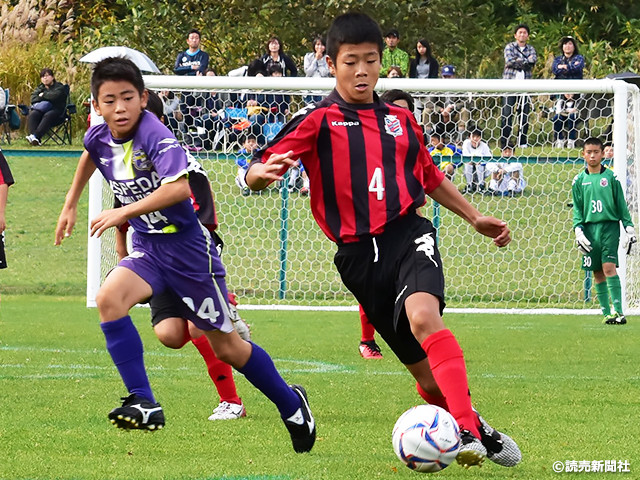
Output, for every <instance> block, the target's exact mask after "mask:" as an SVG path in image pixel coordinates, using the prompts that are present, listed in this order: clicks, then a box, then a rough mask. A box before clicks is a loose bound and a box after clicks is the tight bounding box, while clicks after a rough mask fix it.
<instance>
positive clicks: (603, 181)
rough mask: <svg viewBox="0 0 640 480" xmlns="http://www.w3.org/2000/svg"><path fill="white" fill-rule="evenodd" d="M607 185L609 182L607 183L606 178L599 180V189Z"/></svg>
mask: <svg viewBox="0 0 640 480" xmlns="http://www.w3.org/2000/svg"><path fill="white" fill-rule="evenodd" d="M607 185H609V182H608V181H607V179H606V178H601V179H600V186H601V187H606V186H607Z"/></svg>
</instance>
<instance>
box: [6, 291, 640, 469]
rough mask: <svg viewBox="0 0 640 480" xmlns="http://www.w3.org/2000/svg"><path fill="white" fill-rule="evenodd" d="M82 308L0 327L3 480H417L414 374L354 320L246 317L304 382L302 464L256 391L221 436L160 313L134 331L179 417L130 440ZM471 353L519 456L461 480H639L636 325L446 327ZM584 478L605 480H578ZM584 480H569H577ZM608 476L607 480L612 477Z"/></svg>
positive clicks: (21, 315)
mask: <svg viewBox="0 0 640 480" xmlns="http://www.w3.org/2000/svg"><path fill="white" fill-rule="evenodd" d="M83 305H84V300H83V298H80V297H69V298H63V297H53V296H49V297H47V296H29V295H20V296H13V295H12V296H5V297H4V298H3V301H2V320H1V322H0V335H1V342H0V405H2V408H1V409H0V459H2V460H1V461H0V478H2V479H114V478H117V479H227V480H229V479H241V478H242V479H245V478H246V479H270V480H274V479H278V480H280V479H307V480H319V479H327V480H341V479H344V480H352V479H363V480H366V479H371V478H379V479H404V478H406V479H410V478H418V476H417V475H420V474H416V473H414V472H411V471H409V470H408V469H406V468H405V467H404V466H402V465H401V464H400V462H399V461H398V460H397V459H396V458H395V455H394V453H393V450H392V448H391V440H390V438H391V428H392V427H393V424H394V422H395V420H396V419H397V417H398V416H399V415H400V414H401V413H402V412H403V411H404V410H405V409H406V408H408V407H410V406H412V405H414V404H417V403H418V402H419V401H420V399H419V397H418V395H417V393H416V392H415V390H414V387H413V382H412V381H411V378H410V376H409V374H408V373H407V372H405V371H404V369H403V367H402V366H401V365H400V364H399V363H398V362H397V361H396V360H395V358H393V356H392V355H391V354H390V352H389V350H388V348H385V346H384V345H383V353H384V354H385V358H384V359H383V360H380V361H367V360H363V359H361V358H360V357H359V355H358V353H357V348H356V347H357V340H358V335H359V322H358V320H357V315H356V314H355V313H324V312H323V313H313V312H304V313H301V312H286V313H284V312H264V311H245V312H243V316H244V317H245V318H246V319H247V320H248V321H249V322H250V323H251V325H252V330H253V337H254V340H255V341H256V342H258V343H259V344H261V345H262V346H263V347H265V348H266V349H267V350H268V351H269V352H270V353H271V355H272V356H273V358H274V360H275V363H276V366H277V367H278V368H279V369H280V371H281V372H282V374H283V376H284V377H285V378H286V380H287V381H290V382H297V383H301V384H303V385H304V386H305V387H306V388H307V390H308V392H309V399H310V403H311V406H312V409H313V411H314V413H315V416H316V420H317V425H318V441H317V443H316V446H315V448H314V449H313V451H312V452H311V453H310V454H304V455H298V454H295V453H293V450H292V449H291V447H290V441H289V438H288V435H287V433H286V430H285V428H284V426H283V425H282V424H281V422H280V421H279V419H278V416H277V411H276V409H275V407H274V406H273V405H272V404H270V403H269V402H268V401H267V400H266V399H265V398H264V397H262V396H261V395H260V394H259V393H258V392H257V391H256V390H255V389H253V387H251V386H250V385H249V384H248V382H246V381H245V380H244V378H241V377H237V384H238V390H239V393H240V395H241V396H242V398H243V401H244V402H245V405H246V406H247V411H248V416H247V418H245V419H241V420H237V421H229V422H209V421H207V416H208V415H209V414H210V410H211V409H212V408H213V407H214V406H215V405H216V404H217V398H216V396H215V392H214V389H213V387H212V384H211V382H210V381H209V379H208V377H207V375H206V372H205V369H204V364H203V362H202V360H201V359H200V357H199V355H198V354H197V352H196V350H195V348H193V347H192V346H190V345H188V346H186V347H185V348H184V349H182V350H179V351H174V350H169V349H167V348H165V347H163V346H161V345H160V344H159V342H158V341H157V340H156V339H155V338H154V336H153V333H152V331H151V328H150V327H149V323H148V311H146V310H144V309H136V310H135V311H134V313H133V317H134V321H135V323H136V324H137V326H138V328H139V330H140V331H141V334H142V337H143V340H144V342H145V346H146V363H147V368H148V371H149V375H150V378H151V382H152V385H153V387H154V390H155V393H156V395H157V396H158V399H159V401H160V402H161V403H162V405H163V407H164V409H165V411H166V416H167V426H166V428H165V429H163V430H162V431H159V432H154V433H150V432H140V431H129V432H127V431H119V430H117V429H115V428H114V427H113V426H112V425H111V424H110V423H109V422H108V420H107V417H106V414H107V413H108V411H109V410H110V409H111V408H113V407H114V406H116V405H117V404H118V403H119V397H120V396H121V395H124V394H125V393H126V392H125V390H124V387H123V386H122V384H121V381H120V379H119V376H118V374H117V372H116V370H115V368H114V366H113V365H112V363H111V360H110V358H109V355H108V354H107V352H106V350H105V348H104V338H103V336H102V333H101V332H100V329H99V326H98V321H97V314H96V312H95V311H94V310H87V309H86V308H85V307H84V306H83ZM446 319H447V322H448V324H449V326H450V328H452V330H453V331H454V333H455V334H456V335H457V337H458V338H459V341H460V343H461V345H462V347H463V349H464V351H465V354H466V358H467V366H468V370H469V377H470V384H471V389H472V394H473V399H474V402H475V404H476V405H477V407H478V409H479V410H480V411H481V412H482V414H483V415H484V416H485V417H486V418H487V419H488V420H489V421H490V422H491V423H493V424H494V425H495V426H496V427H499V428H501V429H504V430H505V431H506V432H508V433H509V434H511V435H512V436H513V437H514V438H515V439H516V440H517V441H518V442H519V444H520V446H521V448H522V451H523V462H522V464H521V465H520V466H518V467H516V468H513V469H505V468H503V467H499V466H497V465H495V464H492V463H491V462H489V461H487V463H486V464H485V466H483V467H482V468H481V469H473V470H469V471H467V470H464V469H462V468H460V467H458V466H457V465H452V466H451V467H449V468H448V469H446V470H445V471H444V472H442V473H440V474H438V475H439V476H440V477H442V478H450V479H458V478H460V479H462V478H465V479H469V478H478V479H479V478H482V479H511V478H513V479H531V480H541V479H553V478H558V475H557V474H555V473H553V471H552V464H553V462H554V461H563V462H565V461H567V460H576V461H584V460H589V461H596V460H628V461H629V462H630V469H631V472H632V473H631V475H630V476H629V477H625V478H636V475H637V469H638V468H640V467H639V465H640V463H639V462H640V453H639V452H638V449H637V446H636V443H635V437H636V434H635V428H634V425H635V424H636V423H637V422H636V420H637V418H636V417H637V391H638V387H639V386H640V385H639V383H640V379H639V377H638V369H637V358H636V357H637V345H638V342H639V341H640V330H638V328H637V323H636V322H637V319H635V318H634V319H631V323H630V324H629V325H628V326H627V327H624V328H616V327H614V328H611V327H608V326H604V325H601V324H600V323H599V319H598V318H596V317H588V316H583V317H575V316H499V315H447V317H446ZM576 477H577V478H603V477H601V476H598V475H587V474H584V475H582V476H581V475H576ZM572 478H573V477H572ZM606 478H609V477H606Z"/></svg>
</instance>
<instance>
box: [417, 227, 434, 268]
mask: <svg viewBox="0 0 640 480" xmlns="http://www.w3.org/2000/svg"><path fill="white" fill-rule="evenodd" d="M432 235H433V233H432V232H430V233H425V234H424V235H422V236H421V237H418V238H416V239H415V240H414V242H415V244H416V245H418V248H416V252H424V254H425V255H426V256H427V257H429V260H431V261H432V262H433V264H434V265H435V266H436V267H437V266H438V263H437V262H436V261H435V260H434V259H433V256H434V255H435V254H436V249H435V246H436V241H435V239H434V238H433V236H432Z"/></svg>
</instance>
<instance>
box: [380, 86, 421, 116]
mask: <svg viewBox="0 0 640 480" xmlns="http://www.w3.org/2000/svg"><path fill="white" fill-rule="evenodd" d="M380 100H382V101H383V102H386V103H393V102H395V101H396V100H404V101H405V102H407V104H408V105H409V111H411V112H413V97H412V96H411V95H410V94H408V93H407V92H405V91H404V90H399V89H397V88H394V89H392V90H387V91H386V92H384V93H383V94H382V95H380Z"/></svg>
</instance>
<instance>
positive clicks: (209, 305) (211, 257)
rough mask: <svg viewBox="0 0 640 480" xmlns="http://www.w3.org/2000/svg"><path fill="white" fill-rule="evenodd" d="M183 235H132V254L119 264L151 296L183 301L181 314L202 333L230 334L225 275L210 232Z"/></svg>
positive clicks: (195, 230) (136, 233)
mask: <svg viewBox="0 0 640 480" xmlns="http://www.w3.org/2000/svg"><path fill="white" fill-rule="evenodd" d="M198 227H199V228H194V229H191V230H188V231H185V232H179V233H169V234H141V233H138V232H134V234H133V238H132V245H133V251H132V252H131V253H130V254H129V255H128V256H127V257H125V258H123V259H122V261H121V262H120V263H119V264H118V266H120V267H125V268H128V269H129V270H131V271H133V272H134V273H136V274H137V275H138V276H140V277H141V278H142V279H143V280H144V281H145V282H147V283H148V284H149V285H150V286H151V289H152V291H153V295H159V294H161V293H162V292H165V291H167V290H170V291H172V292H173V293H175V294H176V295H177V296H178V298H180V299H181V300H182V302H183V303H184V305H186V307H187V308H186V309H183V313H184V316H185V318H187V320H191V321H192V322H193V323H194V324H195V325H196V326H197V327H198V328H200V329H201V330H220V331H221V332H225V333H229V332H231V330H233V324H232V323H231V320H230V318H229V305H228V303H227V301H228V300H227V285H226V283H225V275H226V272H225V270H224V266H223V265H222V262H221V261H220V257H219V256H218V252H217V251H216V245H215V243H214V242H213V240H212V238H211V235H210V233H209V231H208V230H207V229H206V228H204V227H203V226H201V225H198Z"/></svg>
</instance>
